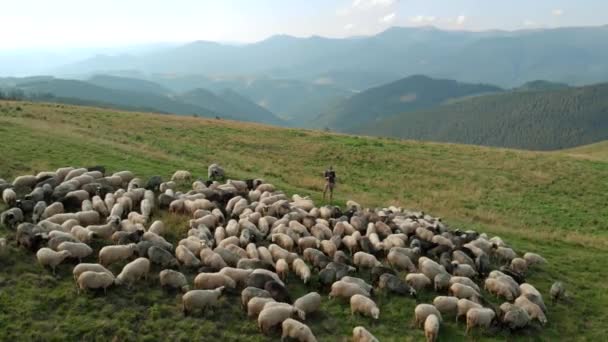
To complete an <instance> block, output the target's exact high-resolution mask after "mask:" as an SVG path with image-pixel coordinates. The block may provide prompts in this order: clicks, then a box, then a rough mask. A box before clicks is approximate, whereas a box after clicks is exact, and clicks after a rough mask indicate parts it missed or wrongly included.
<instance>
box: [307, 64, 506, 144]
mask: <svg viewBox="0 0 608 342" xmlns="http://www.w3.org/2000/svg"><path fill="white" fill-rule="evenodd" d="M500 91H502V89H501V88H499V87H496V86H493V85H485V84H469V83H459V82H456V81H453V80H438V79H432V78H430V77H427V76H422V75H418V76H411V77H406V78H403V79H401V80H398V81H395V82H392V83H389V84H385V85H382V86H379V87H375V88H371V89H368V90H366V91H364V92H361V93H358V94H355V95H353V96H352V97H350V98H348V99H345V100H344V101H341V102H340V103H338V104H336V105H335V106H333V107H331V108H329V109H328V111H327V113H324V114H321V115H320V116H319V117H317V118H316V119H315V120H314V121H312V123H311V125H312V126H313V127H319V128H321V127H324V128H330V129H332V130H337V131H342V132H348V131H350V130H352V129H353V128H354V127H362V126H368V125H369V126H373V125H374V124H375V122H377V121H379V120H382V119H384V118H387V117H390V116H391V115H395V114H399V113H404V112H409V111H414V110H418V109H425V108H431V107H435V106H438V105H441V104H443V103H444V102H446V101H448V100H451V99H456V98H461V97H465V96H473V95H479V94H484V93H494V92H500Z"/></svg>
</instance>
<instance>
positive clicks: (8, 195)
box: [2, 188, 17, 207]
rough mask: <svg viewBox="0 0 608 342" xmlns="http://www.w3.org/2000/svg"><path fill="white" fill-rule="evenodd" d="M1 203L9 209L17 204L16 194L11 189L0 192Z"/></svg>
mask: <svg viewBox="0 0 608 342" xmlns="http://www.w3.org/2000/svg"><path fill="white" fill-rule="evenodd" d="M2 201H3V202H4V203H5V204H6V205H7V206H9V207H12V206H14V205H15V203H16V202H17V193H16V192H15V190H13V189H11V188H7V189H4V191H2Z"/></svg>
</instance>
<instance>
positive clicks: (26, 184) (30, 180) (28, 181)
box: [13, 175, 38, 188]
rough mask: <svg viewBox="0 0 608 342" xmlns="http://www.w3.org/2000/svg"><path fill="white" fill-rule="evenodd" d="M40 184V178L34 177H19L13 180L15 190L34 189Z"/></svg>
mask: <svg viewBox="0 0 608 342" xmlns="http://www.w3.org/2000/svg"><path fill="white" fill-rule="evenodd" d="M36 182H38V178H36V176H33V175H24V176H19V177H17V178H15V179H14V180H13V187H14V188H33V187H34V185H36Z"/></svg>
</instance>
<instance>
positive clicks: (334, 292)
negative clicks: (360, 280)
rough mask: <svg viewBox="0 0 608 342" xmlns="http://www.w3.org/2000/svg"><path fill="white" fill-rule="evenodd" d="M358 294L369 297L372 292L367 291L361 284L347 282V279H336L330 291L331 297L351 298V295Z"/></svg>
mask: <svg viewBox="0 0 608 342" xmlns="http://www.w3.org/2000/svg"><path fill="white" fill-rule="evenodd" d="M356 294H360V295H363V296H366V297H369V296H370V294H369V292H368V291H366V290H365V289H363V288H361V287H360V286H359V285H357V284H353V283H347V282H345V281H340V280H339V281H336V282H334V283H333V284H332V285H331V291H330V293H329V298H330V299H331V298H336V297H341V298H348V299H350V297H352V296H354V295H356Z"/></svg>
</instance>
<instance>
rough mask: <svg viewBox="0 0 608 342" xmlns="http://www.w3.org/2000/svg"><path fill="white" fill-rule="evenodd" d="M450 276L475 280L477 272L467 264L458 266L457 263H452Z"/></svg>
mask: <svg viewBox="0 0 608 342" xmlns="http://www.w3.org/2000/svg"><path fill="white" fill-rule="evenodd" d="M452 275H454V276H456V277H467V278H475V277H476V276H477V271H475V268H474V267H472V266H471V265H468V264H460V263H458V262H457V261H454V262H452Z"/></svg>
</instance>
